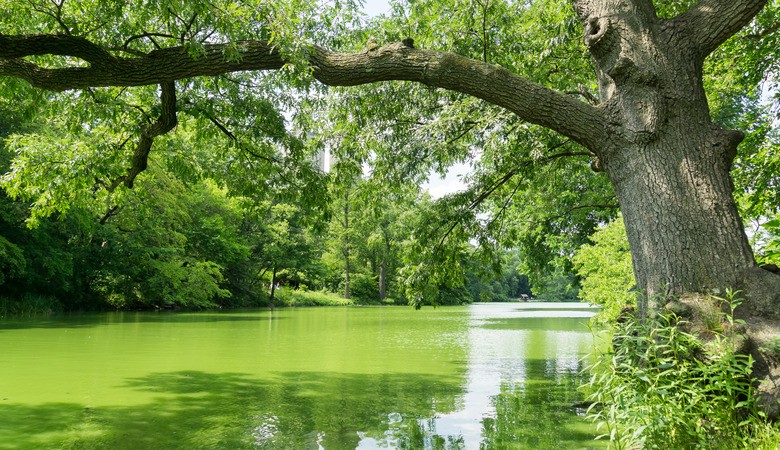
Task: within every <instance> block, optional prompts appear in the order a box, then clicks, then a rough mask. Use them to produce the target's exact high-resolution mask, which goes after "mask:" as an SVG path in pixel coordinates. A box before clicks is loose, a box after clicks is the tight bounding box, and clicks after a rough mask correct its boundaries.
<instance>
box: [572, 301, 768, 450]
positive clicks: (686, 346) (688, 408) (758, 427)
mask: <svg viewBox="0 0 780 450" xmlns="http://www.w3.org/2000/svg"><path fill="white" fill-rule="evenodd" d="M735 295H736V292H731V291H728V292H727V299H725V300H724V301H725V302H726V304H727V305H728V306H729V309H728V311H725V312H722V313H721V314H722V319H723V323H724V327H723V328H722V330H721V331H717V332H716V333H715V337H714V339H713V340H712V341H711V342H710V343H709V344H705V343H703V342H702V341H701V340H700V339H699V338H698V337H697V336H695V335H692V334H690V333H687V332H685V331H683V328H682V327H681V325H684V324H685V322H684V321H682V320H681V319H680V318H679V317H678V316H676V315H675V314H674V313H670V312H668V311H655V314H653V315H652V316H651V318H649V319H647V320H645V321H642V320H639V319H637V318H636V317H634V316H629V317H626V320H624V321H621V322H622V323H618V324H617V325H616V326H615V329H614V333H613V336H612V351H608V352H604V353H602V354H601V355H600V356H598V358H597V359H596V362H595V363H594V364H592V365H591V366H590V367H589V369H588V370H590V372H591V374H592V376H591V378H590V382H589V383H588V384H587V385H586V388H587V389H588V390H589V392H591V395H590V400H591V401H593V402H594V405H595V404H600V405H603V407H602V408H597V407H595V406H592V407H591V408H590V409H589V410H588V414H589V415H590V417H591V418H592V419H593V420H594V421H595V422H597V423H598V428H599V429H600V430H603V431H604V432H605V433H604V434H602V435H601V436H600V437H607V438H609V439H610V440H611V442H612V443H613V445H614V446H615V447H616V448H630V447H640V448H707V449H710V448H748V447H749V448H756V447H754V445H756V440H757V439H758V441H760V442H764V443H762V444H761V445H767V446H769V445H771V444H769V443H767V442H776V441H774V440H773V439H774V438H775V437H777V431H776V430H775V429H774V428H772V427H770V426H768V425H767V421H766V417H765V415H764V414H763V413H762V412H760V411H759V410H758V409H757V406H756V396H755V391H754V385H753V382H754V381H755V380H753V379H751V377H750V373H751V366H752V364H753V359H752V357H751V356H749V355H741V354H737V353H735V348H736V345H735V340H736V339H737V337H738V335H736V334H735V333H734V325H735V324H737V323H739V321H738V320H736V319H734V317H733V310H734V308H736V307H737V306H738V305H739V304H740V303H741V299H736V298H735ZM659 300H660V299H659ZM657 303H660V304H663V303H665V302H663V301H660V302H657ZM759 437H760V439H759ZM766 448H774V447H766Z"/></svg>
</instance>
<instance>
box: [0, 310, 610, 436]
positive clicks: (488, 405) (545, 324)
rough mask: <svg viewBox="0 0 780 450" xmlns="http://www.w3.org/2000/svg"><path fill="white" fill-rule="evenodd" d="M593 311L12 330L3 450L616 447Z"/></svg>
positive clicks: (226, 319) (4, 344)
mask: <svg viewBox="0 0 780 450" xmlns="http://www.w3.org/2000/svg"><path fill="white" fill-rule="evenodd" d="M581 306H582V305H576V304H575V305H571V304H541V303H528V304H518V303H512V304H477V305H472V306H467V307H451V308H437V309H431V308H428V309H423V310H422V311H414V310H412V309H410V308H407V307H344V308H326V307H321V308H299V309H275V310H253V311H231V312H224V313H219V312H206V313H138V312H118V313H105V314H84V315H73V316H65V315H63V316H52V317H32V318H14V319H9V318H5V319H0V448H2V449H6V448H111V449H116V448H120V449H121V448H132V449H135V448H230V449H233V448H274V449H276V448H291V449H301V448H303V449H307V448H313V449H317V448H324V449H352V448H359V449H373V448H415V449H416V448H465V449H472V448H473V449H477V448H534V449H538V448H592V447H601V446H604V444H603V443H602V442H596V441H593V440H592V438H593V436H594V434H595V432H594V430H593V427H592V426H591V425H590V424H589V423H588V422H587V421H586V420H585V419H584V418H582V417H581V415H582V413H583V411H582V410H578V409H575V408H572V407H571V406H570V405H571V403H572V402H573V401H575V400H581V399H582V398H581V394H579V393H578V392H577V390H576V387H577V386H578V385H579V384H580V383H581V382H582V381H583V377H584V375H581V374H580V371H581V369H582V367H583V363H582V362H581V361H580V359H581V358H582V357H583V356H584V355H586V354H587V353H588V352H589V351H590V349H591V347H592V339H591V335H590V333H589V331H588V328H587V322H588V318H589V317H590V315H592V312H590V311H589V310H587V309H583V308H581ZM573 308H574V309H573Z"/></svg>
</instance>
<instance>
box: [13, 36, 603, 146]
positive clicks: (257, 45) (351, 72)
mask: <svg viewBox="0 0 780 450" xmlns="http://www.w3.org/2000/svg"><path fill="white" fill-rule="evenodd" d="M32 42H34V43H35V45H33V44H32ZM11 44H13V45H11ZM233 47H235V48H238V49H239V58H235V59H230V60H228V59H226V58H225V54H226V51H227V50H228V49H229V48H233ZM0 49H2V50H0V76H1V75H5V76H12V77H16V78H20V79H23V80H26V81H27V82H29V83H30V84H32V85H33V86H35V87H38V88H42V89H47V90H52V91H62V90H68V89H84V88H88V87H100V86H142V85H150V84H160V83H164V82H168V81H174V80H180V79H186V78H192V77H197V76H214V75H221V74H225V73H230V72H238V71H247V70H277V69H280V68H281V67H282V66H284V65H285V64H286V63H288V62H289V61H288V60H286V59H285V58H284V57H283V56H282V55H281V54H280V53H279V51H278V50H277V49H276V47H274V46H273V45H271V44H269V43H268V42H266V41H262V40H250V41H238V42H235V43H229V44H209V45H204V46H203V53H202V54H200V55H198V56H197V57H193V56H192V55H191V54H190V53H189V52H188V50H187V48H185V47H183V46H180V47H171V48H165V49H159V50H154V51H152V52H150V53H149V54H148V55H146V56H142V57H138V58H120V57H116V56H113V55H111V54H110V53H109V52H108V51H107V50H105V49H103V48H102V47H99V46H98V45H96V44H93V43H91V42H90V41H88V40H86V39H84V38H79V37H73V36H53V35H21V36H3V35H0ZM43 54H56V55H61V56H74V57H77V58H80V59H83V60H85V61H87V62H89V63H90V66H89V67H67V68H58V69H47V68H43V67H40V66H38V65H36V64H33V63H32V62H29V61H26V60H24V59H22V58H23V57H25V56H32V55H43ZM308 64H309V65H310V66H311V68H312V73H313V75H314V77H315V78H316V79H317V80H319V81H320V82H322V83H324V84H327V85H331V86H355V85H360V84H367V83H374V82H379V81H392V80H398V81H416V82H420V83H423V84H426V85H429V86H432V87H438V88H443V89H448V90H452V91H457V92H461V93H465V94H468V95H472V96H474V97H477V98H480V99H482V100H485V101H487V102H490V103H493V104H495V105H498V106H501V107H504V108H506V109H508V110H510V111H512V112H514V113H515V114H517V115H518V116H519V117H520V118H521V119H523V120H526V121H528V122H531V123H535V124H538V125H541V126H544V127H547V128H550V129H552V130H555V131H557V132H559V133H561V134H563V135H565V136H567V137H569V138H571V139H573V140H574V141H576V142H578V143H580V144H583V145H584V146H586V147H588V148H599V147H600V145H601V144H602V143H603V141H604V139H605V136H606V132H605V129H606V126H607V121H606V119H605V116H604V114H603V112H602V111H601V110H600V109H599V108H598V107H593V106H591V105H588V104H587V103H584V102H582V101H579V100H577V99H574V98H572V97H570V96H569V95H566V94H564V93H561V92H558V91H555V90H553V89H550V88H547V87H545V86H542V85H540V84H537V83H534V82H532V81H530V80H528V79H526V78H524V77H521V76H519V75H517V74H515V73H513V72H511V71H509V70H507V69H506V68H504V67H501V66H497V65H493V64H488V63H485V62H482V61H478V60H474V59H471V58H466V57H464V56H460V55H457V54H454V53H449V52H441V51H435V50H426V49H418V48H415V47H413V46H411V45H407V44H404V43H401V42H394V43H390V44H388V45H385V46H383V47H379V48H373V49H371V50H368V49H367V50H364V51H362V52H357V53H337V52H332V51H330V50H327V49H324V48H322V47H317V46H311V47H310V50H309V58H308Z"/></svg>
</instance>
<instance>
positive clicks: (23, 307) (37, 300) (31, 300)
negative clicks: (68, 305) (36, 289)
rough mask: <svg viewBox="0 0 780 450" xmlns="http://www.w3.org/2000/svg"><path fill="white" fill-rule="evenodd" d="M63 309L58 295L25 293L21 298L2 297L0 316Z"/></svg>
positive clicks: (0, 298)
mask: <svg viewBox="0 0 780 450" xmlns="http://www.w3.org/2000/svg"><path fill="white" fill-rule="evenodd" d="M62 310H63V305H62V303H61V302H60V301H59V300H58V299H57V298H56V297H51V296H48V295H33V294H25V295H23V296H21V297H19V298H12V297H5V296H2V297H0V317H1V316H16V315H33V314H51V313H53V312H57V311H62Z"/></svg>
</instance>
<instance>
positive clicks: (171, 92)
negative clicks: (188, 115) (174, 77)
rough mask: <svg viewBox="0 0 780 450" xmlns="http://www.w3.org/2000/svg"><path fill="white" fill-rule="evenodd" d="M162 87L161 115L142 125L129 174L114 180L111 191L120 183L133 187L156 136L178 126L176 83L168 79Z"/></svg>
mask: <svg viewBox="0 0 780 450" xmlns="http://www.w3.org/2000/svg"><path fill="white" fill-rule="evenodd" d="M160 88H161V90H162V93H161V94H160V103H161V107H162V111H161V112H160V117H158V118H157V120H156V121H154V122H153V123H150V124H148V125H142V126H141V136H140V138H139V139H138V144H136V146H135V150H134V151H133V164H132V167H130V168H129V169H127V175H125V176H122V177H119V178H118V179H116V180H114V182H113V183H112V184H111V186H110V187H109V189H108V190H109V191H113V190H114V189H116V187H117V186H119V184H120V183H123V184H124V185H125V186H126V187H128V188H132V187H133V182H134V181H135V178H136V177H137V176H138V174H140V173H141V172H143V171H144V170H146V167H147V166H148V162H149V152H151V150H152V144H153V143H154V138H156V137H157V136H162V135H163V134H165V133H167V132H169V131H171V130H172V129H173V128H174V127H175V126H176V123H177V120H176V85H175V83H174V82H173V81H167V82H164V83H161V84H160Z"/></svg>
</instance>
